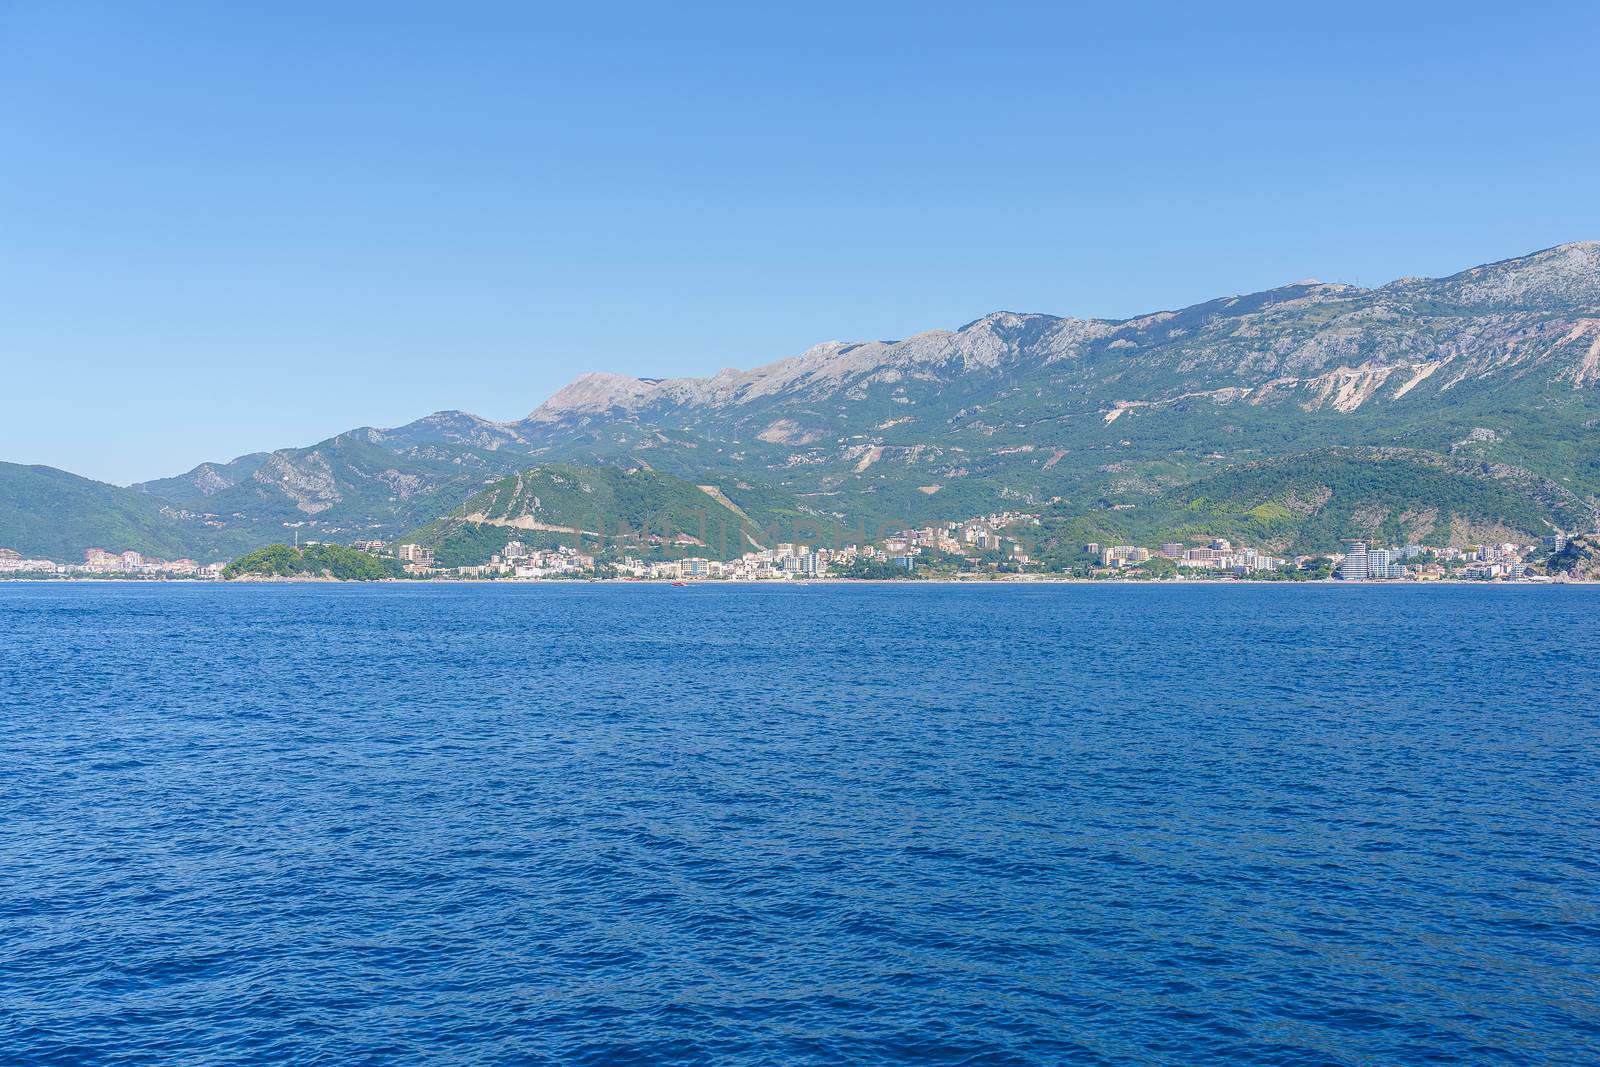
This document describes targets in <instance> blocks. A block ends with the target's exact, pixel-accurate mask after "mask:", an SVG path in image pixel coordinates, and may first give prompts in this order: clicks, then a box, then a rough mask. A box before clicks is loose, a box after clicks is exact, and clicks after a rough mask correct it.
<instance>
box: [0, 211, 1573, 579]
mask: <svg viewBox="0 0 1600 1067" xmlns="http://www.w3.org/2000/svg"><path fill="white" fill-rule="evenodd" d="M1597 426H1600V243H1595V242H1585V243H1577V244H1567V245H1561V246H1558V247H1556V248H1551V249H1547V250H1545V251H1542V252H1537V253H1534V254H1532V255H1528V256H1523V257H1519V258H1516V259H1509V260H1504V261H1501V262H1497V263H1490V264H1487V265H1484V266H1479V267H1474V268H1472V269H1470V270H1466V271H1463V272H1461V273H1460V274H1456V275H1452V276H1451V277H1448V278H1441V279H1423V278H1403V279H1400V280H1398V281H1395V282H1392V283H1390V284H1388V285H1385V286H1382V287H1380V288H1376V289H1363V288H1359V287H1356V286H1351V285H1342V284H1336V283H1325V282H1318V281H1301V282H1296V283H1293V284H1291V285H1286V286H1283V287H1281V288H1277V289H1272V290H1268V291H1266V292H1261V293H1253V294H1249V295H1244V296H1233V297H1224V298H1219V299H1216V300H1211V301H1207V302H1206V303H1203V304H1197V305H1195V306H1193V307H1189V308H1184V309H1181V310H1177V311H1161V312H1155V313H1152V314H1148V315H1142V316H1139V317H1136V318H1132V319H1125V320H1116V321H1113V320H1103V319H1081V318H1062V317H1057V316H1053V315H1043V314H1018V313H1013V312H996V313H994V314H990V315H986V316H984V317H983V318H981V319H978V320H976V321H974V322H970V323H967V324H966V325H964V326H962V327H960V328H959V329H955V330H933V331H930V332H927V333H922V334H918V335H916V336H913V337H909V338H906V339H903V340H898V341H867V342H852V343H845V342H828V343H826V344H821V345H818V346H816V347H814V348H811V349H809V350H807V351H806V352H803V353H801V354H800V355H798V356H794V357H792V358H789V359H784V360H779V361H777V362H775V363H769V364H767V365H765V366H760V367H756V368H754V369H752V370H724V371H721V372H719V373H717V374H714V375H711V376H710V377H705V378H665V379H654V378H631V377H625V376H620V375H615V374H606V373H591V374H585V375H583V376H581V377H579V378H578V379H577V380H575V381H573V382H572V383H571V384H569V385H568V386H566V387H565V388H563V389H561V390H560V391H558V392H557V393H556V394H555V395H554V396H552V397H550V398H549V399H548V400H546V401H545V402H544V403H543V404H541V405H539V406H538V407H537V408H535V409H534V410H533V411H532V412H530V413H529V415H528V416H527V417H526V418H524V419H521V420H518V421H514V422H494V421H490V420H486V419H482V418H479V417H477V416H474V415H470V414H467V413H465V412H457V411H447V412H439V413H436V414H433V415H429V416H427V417H425V418H422V419H419V420H417V421H416V422H413V423H409V424H407V425H405V426H402V427H398V428H394V429H374V428H370V427H364V428H360V429H356V430H351V431H349V432H347V433H343V434H340V435H338V436H337V437H333V438H330V439H328V440H326V441H322V442H319V443H317V444H315V445H312V446H310V447H305V448H287V449H280V450H278V451H275V452H271V453H257V454H252V455H248V456H241V457H239V458H237V459H233V460H230V461H227V462H209V463H202V464H200V465H199V466H197V467H195V468H194V469H193V470H191V471H189V472H187V473H185V474H182V475H178V476H176V477H171V478H165V479H161V480H159V481H152V482H145V483H141V484H138V485H134V486H131V487H125V488H119V487H114V486H108V485H104V484H103V483H97V482H90V481H88V480H85V479H79V478H76V477H75V476H72V475H68V474H66V473H64V472H60V471H54V470H51V469H50V468H39V467H20V466H16V465H12V464H0V546H6V547H13V548H17V549H19V550H21V551H23V552H24V553H25V554H29V553H39V554H45V555H49V556H52V557H56V558H67V557H76V555H77V554H78V553H80V552H81V551H82V549H83V548H85V547H88V546H89V545H91V544H93V545H97V546H99V547H105V548H117V549H120V548H124V547H131V548H137V549H141V550H144V551H149V552H152V553H158V554H168V555H171V554H175V553H177V552H180V551H181V552H183V553H184V554H188V555H192V556H195V557H196V558H202V557H207V558H222V557H225V556H228V555H231V554H237V553H238V552H240V551H243V550H245V549H247V548H251V547H255V546H258V545H260V544H263V543H266V542H268V541H273V540H281V539H283V537H284V536H285V524H293V523H303V524H304V527H303V535H304V536H312V537H317V538H321V539H326V540H335V541H348V540H352V539H355V538H361V537H393V536H397V535H402V534H406V533H409V532H412V531H416V530H419V529H422V528H426V527H429V526H430V524H434V523H436V522H437V521H438V520H440V519H441V518H442V517H445V516H448V515H449V514H450V513H451V512H452V511H454V510H455V509H457V508H458V507H459V506H461V505H462V504H463V503H465V502H466V501H468V499H469V498H471V497H473V496H474V495H475V494H478V493H480V492H482V491H483V490H485V488H486V487H489V486H491V485H493V484H494V483H497V482H499V481H500V480H501V479H504V478H507V477H509V476H514V475H517V474H519V473H522V472H526V471H528V470H529V469H530V468H534V467H544V468H549V467H550V466H551V465H554V464H561V465H567V466H568V467H573V466H576V467H583V468H593V469H599V468H617V469H621V470H636V471H647V472H658V473H659V474H660V475H662V476H664V477H672V478H676V479H679V480H681V481H683V482H685V483H687V484H691V485H693V486H708V487H710V489H711V490H712V491H714V493H715V494H716V497H718V498H720V501H719V502H718V506H722V503H721V502H723V501H725V502H726V505H727V506H729V507H732V508H734V509H736V510H738V511H739V512H740V513H741V514H744V515H747V516H748V517H749V518H750V520H751V521H752V522H753V523H754V524H755V525H757V526H760V527H765V526H767V525H769V524H770V523H772V522H779V523H782V522H784V521H794V520H795V519H797V518H801V517H804V518H808V519H811V520H819V521H826V522H830V523H831V522H834V521H837V522H839V523H842V524H844V525H845V526H846V527H848V528H851V529H858V530H859V529H866V530H868V531H871V530H874V529H876V528H878V527H880V526H882V525H884V524H892V523H914V524H920V523H922V522H926V521H932V520H936V519H959V518H965V517H967V516H971V515H975V514H980V513H984V512H988V511H994V510H1025V511H1030V512H1035V513H1039V514H1041V515H1043V516H1045V517H1046V520H1047V522H1046V524H1045V527H1046V529H1048V530H1053V531H1055V532H1056V533H1057V534H1058V535H1059V537H1060V538H1061V539H1063V540H1064V541H1070V540H1072V539H1075V538H1088V539H1102V540H1103V539H1106V538H1117V537H1132V536H1135V535H1138V536H1161V535H1163V534H1172V535H1185V534H1195V535H1198V534H1200V533H1206V532H1210V533H1216V534H1227V533H1228V532H1230V531H1232V532H1234V533H1236V534H1238V535H1240V536H1246V535H1248V536H1253V537H1257V538H1260V539H1263V540H1265V541H1267V542H1269V543H1271V544H1272V545H1273V546H1274V547H1278V548H1283V549H1294V548H1300V549H1305V550H1308V551H1311V550H1317V549H1321V548H1327V547H1331V543H1332V542H1336V540H1337V538H1338V537H1340V536H1347V535H1355V534H1361V533H1368V534H1372V535H1377V534H1379V533H1384V532H1388V533H1392V534H1393V535H1395V536H1403V537H1407V538H1415V537H1435V538H1438V539H1445V538H1454V539H1456V540H1471V539H1476V538H1487V537H1493V536H1498V535H1500V534H1507V535H1509V534H1513V533H1515V534H1519V535H1535V534H1539V533H1544V532H1548V531H1550V530H1552V529H1558V528H1559V529H1563V530H1572V529H1587V528H1591V527H1593V526H1594V525H1595V524H1596V515H1597V512H1600V448H1597V447H1596V446H1597V444H1600V433H1597V429H1596V427H1597ZM545 518H546V519H548V520H549V521H550V523H551V524H552V525H576V522H572V523H568V522H564V521H563V517H562V516H559V515H557V516H554V517H552V516H549V515H546V516H545Z"/></svg>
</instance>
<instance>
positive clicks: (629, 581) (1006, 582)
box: [0, 575, 1600, 589]
mask: <svg viewBox="0 0 1600 1067" xmlns="http://www.w3.org/2000/svg"><path fill="white" fill-rule="evenodd" d="M8 584H15V585H185V586H187V585H199V586H245V587H248V586H260V585H356V586H403V587H413V586H414V587H426V586H435V585H452V586H455V585H470V586H510V587H529V586H542V585H555V586H574V585H623V586H627V585H646V586H665V587H673V586H676V587H680V588H692V587H696V586H710V587H713V588H726V587H732V586H737V587H739V588H773V587H776V588H784V589H796V588H809V587H813V586H836V585H839V586H849V585H875V586H912V585H970V586H978V585H981V586H1037V585H1057V586H1100V585H1118V586H1122V585H1126V586H1228V587H1232V586H1339V587H1349V588H1384V589H1404V588H1415V587H1424V586H1444V585H1448V586H1473V587H1479V588H1481V587H1489V586H1493V587H1504V588H1512V587H1519V588H1540V587H1545V586H1568V585H1580V586H1589V585H1600V579H1573V578H1563V579H1548V578H1546V579H1535V580H1529V579H1512V580H1504V579H1488V580H1485V579H1474V578H1436V579H1430V580H1428V581H1420V582H1419V581H1410V580H1406V579H1388V580H1383V581H1365V580H1355V581H1344V580H1341V579H1337V578H1310V579H1305V580H1301V581H1283V580H1280V581H1258V580H1252V579H1249V578H1146V579H1138V578H1071V577H1063V576H1055V575H1051V576H1043V575H1041V576H1039V577H1036V578H1035V577H1004V578H994V577H974V578H949V577H942V578H805V579H799V580H787V581H785V580H767V581H749V580H741V579H729V578H680V579H674V578H414V579H401V578H382V579H376V580H372V581H360V580H356V579H343V578H326V577H310V576H306V575H296V576H294V577H287V578H285V577H272V578H266V577H256V576H249V577H243V578H99V577H95V578H67V577H60V578H39V577H18V578H0V587H4V586H6V585H8Z"/></svg>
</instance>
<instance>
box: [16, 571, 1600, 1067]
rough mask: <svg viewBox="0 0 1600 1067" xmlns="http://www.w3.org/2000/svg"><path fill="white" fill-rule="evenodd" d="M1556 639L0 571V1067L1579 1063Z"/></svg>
mask: <svg viewBox="0 0 1600 1067" xmlns="http://www.w3.org/2000/svg"><path fill="white" fill-rule="evenodd" d="M1597 623H1600V588H1596V587H1592V586H1590V587H1580V586H1568V587H1495V586H1487V585H1486V586H1482V587H1475V586H1460V585H1457V586H1442V587H1427V586H1420V585H1405V586H1399V587H1379V586H1360V585H1350V586H1335V585H1272V584H1232V585H1224V584H1218V585H1164V586H1140V585H1120V584H1116V585H1102V584H1089V583H1079V584H1066V585H1000V584H985V585H934V584H920V583H918V584H895V583H888V584H882V585H876V584H817V585H811V584H801V583H792V584H782V585H772V586H760V585H756V586H753V585H728V584H720V583H700V584H692V585H689V586H686V587H673V586H666V585H617V584H589V583H574V584H562V583H545V584H524V585H509V584H460V585H446V584H433V583H429V584H417V585H401V584H383V585H371V586H363V585H343V584H308V585H255V586H248V587H244V586H232V585H228V586H224V585H208V584H200V583H192V584H190V583H166V584H156V583H152V584H137V583H100V584H89V583H83V584H76V583H39V584H31V583H17V582H11V583H0V1064H5V1065H7V1067H12V1065H26V1064H73V1065H77V1064H191V1063H193V1064H202V1063H203V1064H259V1063H293V1064H338V1065H347V1064H391V1063H429V1064H608V1065H609V1064H735V1065H743V1064H1058V1063H1059V1064H1285V1065H1290V1064H1293V1065H1302V1064H1303V1065H1313V1064H1384V1065H1389V1064H1478V1063H1481V1064H1553V1063H1559V1064H1595V1063H1600V640H1597Z"/></svg>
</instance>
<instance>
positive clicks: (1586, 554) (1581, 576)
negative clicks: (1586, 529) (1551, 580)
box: [1549, 534, 1600, 582]
mask: <svg viewBox="0 0 1600 1067" xmlns="http://www.w3.org/2000/svg"><path fill="white" fill-rule="evenodd" d="M1549 569H1550V573H1551V574H1553V575H1563V576H1565V577H1567V578H1569V579H1571V580H1573V581H1579V582H1597V581H1600V534H1583V535H1580V536H1578V537H1574V538H1572V539H1571V540H1570V541H1568V542H1567V544H1566V547H1564V548H1563V549H1562V550H1561V551H1560V552H1557V553H1556V554H1555V555H1553V556H1551V557H1550V568H1549Z"/></svg>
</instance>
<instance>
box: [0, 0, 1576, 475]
mask: <svg viewBox="0 0 1600 1067" xmlns="http://www.w3.org/2000/svg"><path fill="white" fill-rule="evenodd" d="M863 6H864V5H863ZM1097 6H1098V7H1103V8H1106V9H1110V8H1112V7H1113V6H1114V5H1097ZM1115 6H1116V7H1118V8H1125V9H1126V10H1118V11H1115V12H1113V11H1111V10H1101V11H1092V12H1091V11H1073V10H1069V9H1068V8H1067V6H1066V5H1039V6H1037V7H1034V6H1009V7H1008V6H1003V5H995V4H986V5H970V6H969V7H967V8H965V9H963V8H960V7H957V6H954V5H950V6H944V5H938V4H925V3H916V4H905V5H899V6H884V7H877V8H875V9H874V13H872V14H859V13H856V11H857V8H858V5H854V4H848V5H839V6H838V7H835V8H832V9H829V8H827V7H825V6H824V5H821V4H802V5H788V6H787V7H786V8H785V9H784V10H783V12H782V13H777V12H775V11H773V10H772V9H771V5H758V4H734V5H728V6H726V7H705V6H694V7H690V6H680V5H671V4H648V5H642V6H639V7H637V8H625V7H621V6H617V7H611V8H608V9H601V8H600V7H599V6H598V5H570V8H571V9H570V10H563V9H559V8H555V7H549V8H546V7H542V6H539V5H534V4H525V3H506V4H473V3H462V4H401V3H388V2H385V3H371V4H360V3H345V2H340V3H298V4H297V3H283V4H277V3H274V4H217V3H209V2H207V3H194V4H186V3H179V2H161V3H144V4H140V3H129V2H117V3H106V4H93V3H71V4H58V3H51V2H47V0H36V2H32V3H29V2H26V0H17V2H12V3H7V4H3V5H0V459H6V460H11V461H14V462H28V463H48V464H51V465H54V466H60V467H64V468H67V469H69V470H73V471H76V472H79V473H82V474H87V475H90V476H93V477H98V478H104V479H107V480H111V481H116V482H127V481H131V480H134V479H140V478H148V477H155V476H161V475H165V474H171V473H176V472H178V471H181V470H184V469H187V468H188V467H190V466H193V465H194V464H195V463H197V462H199V461H201V460H208V459H213V460H214V459H227V458H230V457H232V456H234V455H236V454H239V453H243V452H247V451H254V450H260V449H270V448H276V447H284V446H289V445H303V444H310V443H312V442H314V441H317V440H319V439H321V438H324V437H327V436H330V435H332V434H334V433H337V432H339V431H342V430H345V429H348V428H351V427H354V426H359V425H395V424H398V423H402V422H406V421H409V420H410V419H413V418H416V417H418V416H420V415H423V414H426V413H428V412H430V411H434V410H438V409H441V408H464V409H467V410H470V411H474V412H476V413H478V414H481V415H484V416H487V417H492V418H515V417H520V416H522V415H524V414H525V413H526V412H528V411H529V410H530V409H532V408H533V407H534V406H535V405H537V404H538V403H539V402H540V401H541V400H542V399H544V397H546V396H547V395H549V393H551V392H552V391H553V390H555V389H556V388H558V387H559V386H560V385H562V384H563V383H564V382H566V381H567V380H569V379H570V378H571V377H573V376H574V375H575V374H577V373H579V372H581V371H585V370H591V369H594V370H601V369H603V370H614V371H619V372H624V373H635V374H647V375H676V374H699V373H708V372H711V371H715V370H716V369H718V368H720V367H724V366H749V365H754V364H757V363H760V362H764V361H767V360H769V359H773V358H776V357H779V356H783V355H788V354H792V353H794V352H798V351H800V350H801V349H804V348H805V347H807V346H809V345H811V344H813V343H815V342H818V341H822V340H826V339H830V338H845V339H857V338H890V337H902V336H906V335H908V334H911V333H915V332H917V331H920V330H924V329H930V328H934V327H951V326H956V325H959V324H961V323H963V322H965V321H968V320H970V319H973V318H976V317H978V316H979V315H982V314H984V313H985V312H988V311H992V310H996V309H1001V308H1004V309H1008V310H1015V311H1048V312H1054V313H1060V314H1078V315H1097V316H1111V317H1120V316H1126V315H1131V314H1135V313H1138V312H1142V311H1147V310H1153V309H1158V308H1163V307H1173V306H1180V305H1183V304H1187V303H1193V302H1195V301H1198V300H1202V299H1206V298H1208V297H1211V296H1215V295H1220V294H1225V293H1235V292H1246V291H1252V290H1256V289H1261V288H1267V287H1270V286H1273V285H1277V284H1281V283H1283V282H1286V281H1290V280H1294V279H1298V278H1303V277H1310V276H1315V277H1321V278H1327V279H1334V280H1340V281H1355V280H1358V279H1359V280H1360V281H1361V282H1362V283H1364V284H1373V283H1378V282H1382V281H1387V280H1389V279H1391V278H1393V277H1395V276H1398V275H1403V274H1442V273H1450V272H1453V271H1455V270H1458V269H1461V268H1463V267H1467V266H1470V265H1472V264H1475V263H1478V262H1483V261H1487V260H1492V259H1500V258H1505V257H1507V256H1512V255H1517V254H1521V253H1523V252H1528V251H1532V250H1534V249H1537V248H1541V247H1546V246H1548V245H1552V244H1557V243H1560V242H1563V241H1569V240H1580V239H1595V238H1600V196H1597V195H1596V193H1597V190H1600V177H1597V175H1600V81H1597V79H1596V74H1595V70H1596V62H1595V59H1594V54H1593V46H1594V42H1595V41H1596V40H1597V39H1600V5H1594V4H1589V3H1572V4H1550V5H1529V6H1526V7H1519V6H1515V5H1506V4H1472V3H1450V4H1427V5H1396V4H1383V5H1376V4H1375V5H1371V6H1366V5H1361V4H1318V5H1310V4H1304V5H1302V4H1282V3H1278V4H1273V5H1270V6H1261V7H1258V8H1254V9H1245V8H1238V7H1233V6H1232V5H1216V6H1215V7H1213V5H1207V4H1194V3H1184V4H1176V5H1171V6H1164V5H1155V4H1139V5H1132V4H1130V5H1115ZM1225 7H1229V8H1232V10H1231V11H1230V12H1229V13H1224V8H1225Z"/></svg>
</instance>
